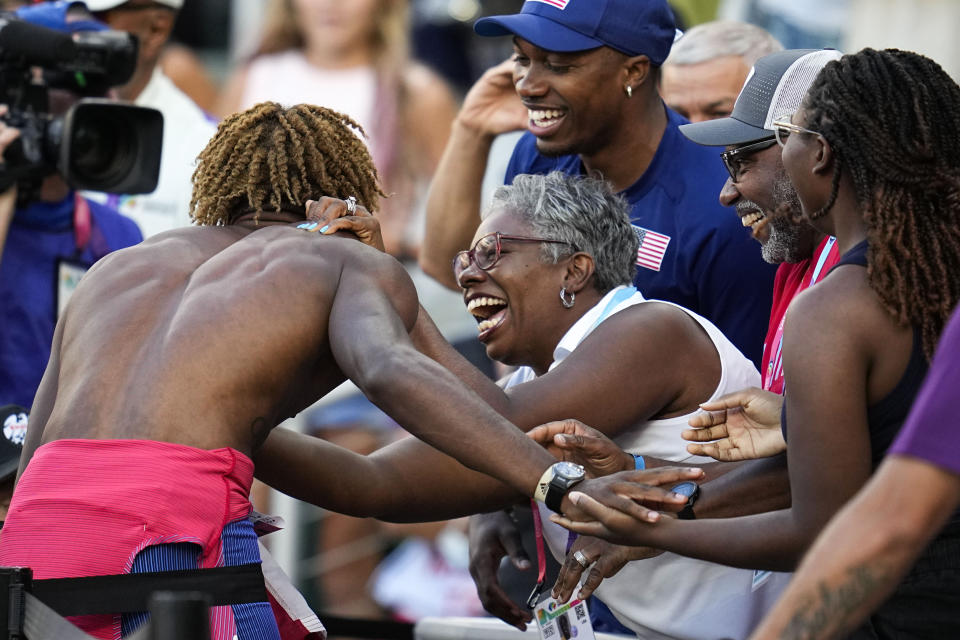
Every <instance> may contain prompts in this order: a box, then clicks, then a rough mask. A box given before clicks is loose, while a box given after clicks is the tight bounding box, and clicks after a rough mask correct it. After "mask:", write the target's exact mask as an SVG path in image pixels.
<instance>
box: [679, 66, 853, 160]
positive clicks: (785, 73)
mask: <svg viewBox="0 0 960 640" xmlns="http://www.w3.org/2000/svg"><path fill="white" fill-rule="evenodd" d="M842 55H843V54H841V53H840V52H839V51H837V50H835V49H787V50H786V51H777V52H775V53H771V54H769V55H766V56H764V57H762V58H760V59H759V60H757V61H756V62H755V63H754V65H753V68H752V69H750V74H749V75H748V76H747V81H746V82H745V83H744V85H743V89H741V90H740V95H739V96H737V101H736V103H735V104H734V105H733V113H731V114H730V117H728V118H720V119H718V120H707V121H706V122H696V123H694V124H684V125H680V132H681V133H683V135H685V136H686V137H687V138H689V139H690V140H693V141H694V142H696V143H697V144H702V145H704V146H708V147H726V146H729V145H734V144H744V143H746V142H753V141H755V140H760V139H762V138H769V137H770V136H772V135H773V121H774V120H776V119H777V118H781V117H783V116H785V115H790V114H792V113H793V112H794V111H796V110H797V109H799V108H800V102H801V101H802V100H803V97H804V96H805V95H806V94H807V90H808V89H809V88H810V85H811V84H813V81H814V79H815V78H816V77H817V75H818V74H819V73H820V70H821V69H823V67H824V66H825V65H826V64H827V63H828V62H830V61H831V60H838V59H840V57H841V56H842Z"/></svg>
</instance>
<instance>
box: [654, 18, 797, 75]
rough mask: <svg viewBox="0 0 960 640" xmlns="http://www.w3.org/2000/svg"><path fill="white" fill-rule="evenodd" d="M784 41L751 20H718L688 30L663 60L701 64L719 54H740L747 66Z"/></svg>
mask: <svg viewBox="0 0 960 640" xmlns="http://www.w3.org/2000/svg"><path fill="white" fill-rule="evenodd" d="M782 49H783V45H782V44H780V42H779V41H778V40H777V39H776V38H774V37H773V36H772V35H770V34H769V33H768V32H767V31H766V30H764V29H761V28H760V27H758V26H756V25H753V24H750V23H748V22H737V21H735V20H715V21H713V22H705V23H703V24H699V25H697V26H695V27H694V28H692V29H690V30H689V31H687V32H685V33H684V34H683V35H682V36H680V38H679V39H678V40H677V41H676V42H675V43H674V44H673V48H671V49H670V55H669V56H668V57H667V59H666V61H664V64H678V65H687V64H700V63H701V62H707V61H708V60H715V59H716V58H725V57H727V56H740V57H741V58H743V61H744V62H745V63H746V65H747V66H748V67H752V66H753V63H754V62H756V61H757V60H759V59H760V58H762V57H763V56H765V55H767V54H768V53H773V52H774V51H780V50H782Z"/></svg>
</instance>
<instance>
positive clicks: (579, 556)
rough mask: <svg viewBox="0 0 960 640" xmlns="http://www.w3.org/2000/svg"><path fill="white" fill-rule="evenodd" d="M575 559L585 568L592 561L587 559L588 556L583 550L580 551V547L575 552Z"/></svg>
mask: <svg viewBox="0 0 960 640" xmlns="http://www.w3.org/2000/svg"><path fill="white" fill-rule="evenodd" d="M573 559H574V560H576V561H577V564H579V565H580V566H581V567H583V568H584V569H586V568H587V567H589V566H590V561H589V560H587V556H585V555H583V551H580V550H579V549H577V550H576V551H574V552H573Z"/></svg>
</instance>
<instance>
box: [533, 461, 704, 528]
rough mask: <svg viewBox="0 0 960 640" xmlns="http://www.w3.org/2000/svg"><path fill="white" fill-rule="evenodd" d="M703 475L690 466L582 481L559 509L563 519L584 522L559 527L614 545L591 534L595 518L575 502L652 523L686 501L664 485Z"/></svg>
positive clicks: (701, 470)
mask: <svg viewBox="0 0 960 640" xmlns="http://www.w3.org/2000/svg"><path fill="white" fill-rule="evenodd" d="M703 475H704V474H703V469H698V468H694V467H657V468H656V469H646V470H642V471H621V472H619V473H615V474H613V475H609V476H605V477H603V478H593V479H590V480H584V481H583V482H581V483H580V484H578V485H577V486H576V487H575V488H574V490H573V491H571V492H570V493H569V494H567V495H566V496H565V497H564V499H563V503H562V505H561V509H562V511H563V514H564V520H567V521H568V522H575V521H586V522H578V523H577V524H578V525H580V526H579V527H578V528H574V527H570V526H567V524H563V526H565V527H567V528H568V529H570V530H571V531H574V532H576V533H585V534H587V535H592V536H596V537H599V538H604V539H605V540H610V541H611V542H617V541H616V540H612V539H610V538H607V537H605V536H603V535H598V534H595V533H593V532H592V530H591V529H590V526H591V525H594V524H596V523H594V522H592V520H594V519H595V518H594V513H593V512H591V511H588V510H584V509H582V508H580V505H579V504H578V503H577V502H576V500H580V501H588V503H589V502H593V503H596V504H601V505H604V507H605V508H606V509H611V510H613V511H615V512H618V513H621V515H624V517H626V518H629V519H630V520H631V521H634V522H636V521H639V522H647V523H654V522H658V521H659V520H660V518H661V514H660V511H677V510H678V509H680V508H681V506H682V505H683V504H685V503H686V501H687V498H686V497H685V496H681V495H679V494H676V493H673V492H672V491H670V490H669V489H667V488H664V486H666V487H672V486H673V485H675V484H678V483H680V482H683V481H685V480H694V481H697V480H702V479H703ZM551 519H553V516H551ZM555 522H556V520H555ZM626 544H630V543H626ZM637 544H641V545H642V544H643V543H637Z"/></svg>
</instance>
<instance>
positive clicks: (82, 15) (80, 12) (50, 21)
mask: <svg viewBox="0 0 960 640" xmlns="http://www.w3.org/2000/svg"><path fill="white" fill-rule="evenodd" d="M16 15H17V17H18V18H20V19H21V20H23V21H25V22H29V23H31V24H35V25H38V26H41V27H46V28H47V29H54V30H56V31H62V32H63V33H74V32H76V31H104V30H106V29H109V27H108V26H107V25H105V24H103V23H102V22H100V21H98V20H96V19H95V18H94V17H93V15H92V14H91V13H90V11H89V10H88V9H87V5H86V4H85V3H83V2H76V1H75V2H69V1H68V0H58V1H57V2H38V3H37V4H30V5H26V6H23V7H20V8H19V9H17V10H16Z"/></svg>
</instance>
